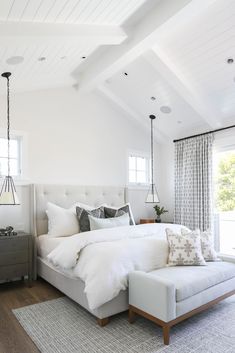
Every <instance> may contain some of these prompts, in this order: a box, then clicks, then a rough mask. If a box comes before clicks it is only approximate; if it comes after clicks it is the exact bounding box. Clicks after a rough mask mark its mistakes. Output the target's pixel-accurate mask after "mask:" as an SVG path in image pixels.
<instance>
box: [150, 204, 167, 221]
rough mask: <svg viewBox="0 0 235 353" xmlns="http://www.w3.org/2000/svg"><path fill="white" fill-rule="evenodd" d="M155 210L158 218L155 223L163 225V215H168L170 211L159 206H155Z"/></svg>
mask: <svg viewBox="0 0 235 353" xmlns="http://www.w3.org/2000/svg"><path fill="white" fill-rule="evenodd" d="M153 208H154V210H155V212H156V214H157V218H156V219H155V222H156V223H161V221H162V220H161V215H162V214H164V213H167V212H168V211H167V210H165V208H164V207H160V206H158V205H156V206H154V207H153Z"/></svg>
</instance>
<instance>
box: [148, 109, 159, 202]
mask: <svg viewBox="0 0 235 353" xmlns="http://www.w3.org/2000/svg"><path fill="white" fill-rule="evenodd" d="M149 118H150V122H151V182H150V187H149V190H148V194H147V197H146V201H145V202H146V203H158V202H160V201H159V197H158V193H157V189H156V186H155V184H154V178H153V120H154V119H156V116H155V115H150V116H149Z"/></svg>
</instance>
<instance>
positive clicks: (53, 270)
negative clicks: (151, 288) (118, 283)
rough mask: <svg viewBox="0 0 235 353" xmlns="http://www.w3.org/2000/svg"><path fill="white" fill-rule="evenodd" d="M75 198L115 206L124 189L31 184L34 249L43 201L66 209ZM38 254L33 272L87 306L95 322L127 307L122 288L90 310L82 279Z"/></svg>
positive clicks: (42, 226) (43, 218)
mask: <svg viewBox="0 0 235 353" xmlns="http://www.w3.org/2000/svg"><path fill="white" fill-rule="evenodd" d="M77 201H79V202H82V203H84V204H88V205H92V206H94V207H96V206H98V205H100V204H103V203H106V204H108V205H110V206H119V205H122V204H124V203H125V202H126V191H125V188H123V187H108V186H80V185H79V186H76V185H72V186H71V185H70V186H65V185H42V184H36V185H34V186H33V208H34V212H33V214H34V217H33V218H34V222H33V224H34V236H35V237H36V239H35V248H36V246H37V237H39V236H40V235H43V234H46V233H47V215H46V205H47V202H53V203H55V204H57V205H59V206H61V207H64V208H69V207H70V206H71V205H72V204H73V203H75V202H77ZM35 251H37V250H35ZM40 255H41V256H35V269H36V273H37V275H38V276H40V277H42V278H43V279H45V280H46V281H47V282H49V283H50V284H52V285H53V286H54V287H56V288H58V289H59V290H60V291H61V292H62V293H64V294H65V295H67V296H68V297H69V298H71V299H73V300H74V301H75V302H77V303H78V304H80V305H81V306H82V307H84V308H85V309H87V310H88V311H89V312H90V313H91V314H93V315H94V316H95V317H96V318H97V321H98V324H99V325H101V326H103V325H105V324H107V322H108V318H109V317H110V316H112V315H114V314H116V313H120V312H122V311H125V310H127V309H128V292H127V291H126V290H125V291H121V292H120V293H119V295H118V296H117V297H116V298H114V299H112V300H111V301H109V302H108V303H105V304H104V305H102V306H100V307H99V308H97V309H95V310H91V309H90V308H89V306H88V301H87V297H86V295H85V294H84V282H83V281H82V280H81V279H79V278H73V277H72V276H71V275H70V274H69V273H67V274H66V273H64V272H61V271H60V270H59V269H58V268H57V267H55V266H53V265H52V264H51V263H50V262H49V261H48V260H47V259H46V258H45V257H43V256H42V254H40Z"/></svg>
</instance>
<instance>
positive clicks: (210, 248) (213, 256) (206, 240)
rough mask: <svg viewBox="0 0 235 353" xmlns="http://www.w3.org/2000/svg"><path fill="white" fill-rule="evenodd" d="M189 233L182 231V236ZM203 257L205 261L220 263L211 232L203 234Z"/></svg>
mask: <svg viewBox="0 0 235 353" xmlns="http://www.w3.org/2000/svg"><path fill="white" fill-rule="evenodd" d="M187 233H189V232H188V231H187V230H186V229H183V228H182V229H181V234H183V235H184V234H187ZM201 247H202V256H203V257H204V260H205V261H220V259H219V258H218V256H217V253H216V251H215V249H214V241H213V236H212V234H211V232H210V231H204V232H201Z"/></svg>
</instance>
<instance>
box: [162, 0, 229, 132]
mask: <svg viewBox="0 0 235 353" xmlns="http://www.w3.org/2000/svg"><path fill="white" fill-rule="evenodd" d="M155 51H156V54H159V56H160V57H161V58H162V60H163V61H164V62H167V64H168V66H169V67H170V68H171V70H173V71H174V72H175V73H176V74H177V76H178V78H179V79H180V80H181V81H182V82H183V83H184V85H185V86H187V87H189V88H190V90H191V92H192V93H193V94H194V95H195V96H197V97H199V98H200V101H201V104H202V105H205V106H206V107H207V111H208V115H209V114H210V112H211V116H212V118H211V121H212V123H213V119H214V125H215V126H218V127H219V126H223V125H226V124H229V123H234V118H235V80H234V78H235V1H234V0H217V1H215V2H214V3H213V4H212V5H211V6H210V7H208V8H207V9H206V10H205V11H204V12H203V13H201V15H200V16H197V17H195V18H194V20H193V21H188V22H187V21H186V22H185V23H184V25H182V26H179V28H178V29H177V28H176V29H175V31H174V32H173V33H165V34H163V35H162V37H161V38H159V41H158V43H157V44H156V47H155ZM228 58H234V63H233V64H231V65H228V63H227V59H228ZM213 117H214V118H213Z"/></svg>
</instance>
